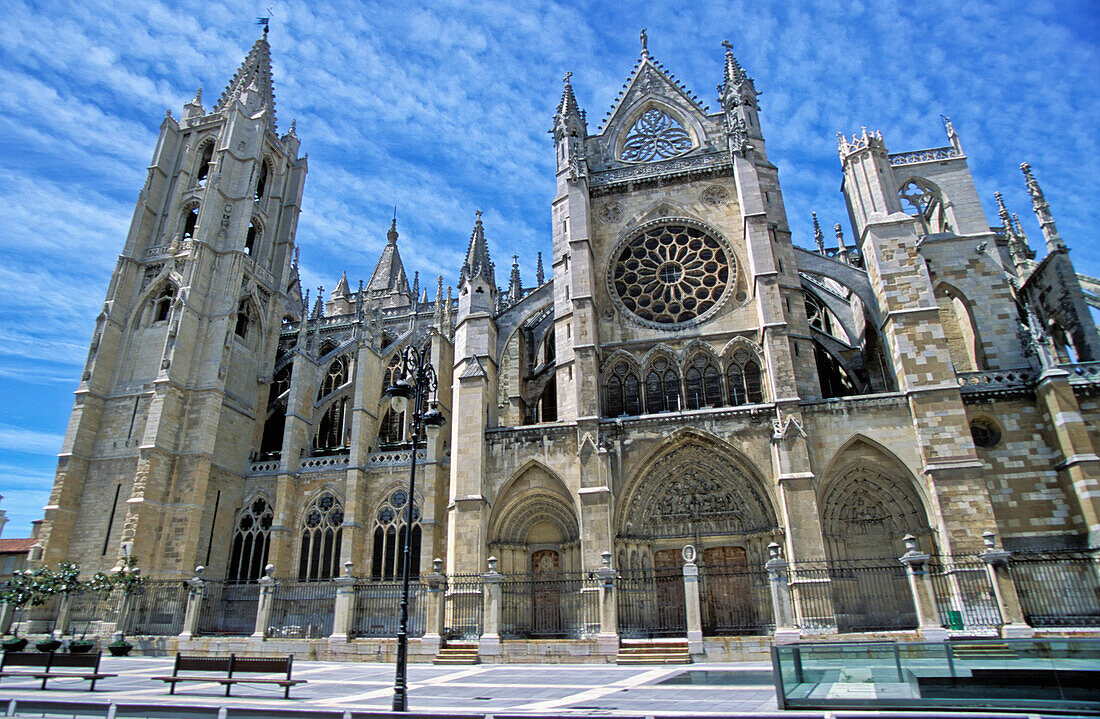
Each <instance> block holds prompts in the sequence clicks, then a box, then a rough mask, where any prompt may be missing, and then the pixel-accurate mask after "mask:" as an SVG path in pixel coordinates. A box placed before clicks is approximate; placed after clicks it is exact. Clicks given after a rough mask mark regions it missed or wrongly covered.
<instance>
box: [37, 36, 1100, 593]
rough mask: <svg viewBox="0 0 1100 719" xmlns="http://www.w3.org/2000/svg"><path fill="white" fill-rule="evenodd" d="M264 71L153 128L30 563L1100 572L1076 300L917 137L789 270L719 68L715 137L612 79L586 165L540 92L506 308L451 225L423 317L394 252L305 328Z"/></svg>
mask: <svg viewBox="0 0 1100 719" xmlns="http://www.w3.org/2000/svg"><path fill="white" fill-rule="evenodd" d="M269 52H270V51H269V46H268V43H267V39H266V36H265V37H264V38H261V39H260V40H258V41H257V42H256V44H255V45H254V47H253V48H252V50H251V52H250V53H249V54H248V56H247V58H246V59H245V61H244V63H243V64H242V65H241V67H240V69H239V70H238V71H237V73H236V75H235V76H234V78H233V79H232V81H231V82H230V83H229V86H228V87H227V88H226V90H225V92H224V93H223V94H222V95H221V97H220V98H219V99H218V100H217V102H216V103H215V104H214V105H213V107H212V108H210V109H207V108H206V107H204V105H203V103H202V98H201V96H199V97H196V98H195V99H194V100H192V101H191V102H189V103H187V104H186V105H185V106H184V109H183V114H182V116H181V117H180V118H179V119H176V118H174V117H172V115H171V113H169V114H168V116H167V117H165V118H164V120H163V122H162V123H161V126H160V136H159V139H158V141H157V144H156V148H155V150H154V154H153V159H152V162H151V164H150V167H149V171H148V177H147V179H146V182H145V185H144V187H142V189H141V192H140V196H139V198H138V202H137V207H136V209H135V211H134V216H133V221H132V223H131V226H130V231H129V234H128V236H127V237H126V240H125V245H124V247H123V249H122V252H121V255H120V257H119V261H118V265H117V268H116V270H115V272H114V275H113V277H112V280H111V284H110V287H109V288H108V291H107V297H106V301H105V303H104V306H103V310H102V312H101V313H100V315H99V317H98V318H97V319H96V325H95V331H94V337H93V340H92V344H91V347H90V349H89V352H88V358H87V362H86V365H85V367H84V371H83V375H82V377H81V378H80V384H79V388H78V390H77V393H76V401H75V406H74V409H73V413H72V417H71V420H70V422H69V425H68V431H67V434H66V438H65V444H64V447H63V450H62V453H61V456H60V461H59V464H58V470H57V475H56V481H55V484H54V488H53V492H52V495H51V497H50V501H49V505H48V507H47V508H46V517H45V519H46V521H45V523H44V525H43V527H42V531H41V543H42V545H43V552H42V556H41V559H42V561H44V562H46V563H48V564H53V563H56V562H58V561H63V560H70V561H76V562H79V564H80V566H81V567H82V569H84V570H85V571H88V572H93V571H96V570H107V569H109V568H110V567H112V566H114V565H115V564H116V562H117V560H118V557H119V556H122V555H126V554H133V555H134V556H136V557H138V558H139V559H140V563H141V566H142V568H143V571H144V572H145V574H146V575H147V576H150V577H157V578H165V579H171V578H187V577H190V576H191V575H192V572H193V569H194V567H195V566H196V565H202V566H204V567H205V568H206V570H205V576H206V577H207V578H211V579H220V578H225V579H228V580H254V579H257V578H259V577H260V576H261V574H262V573H263V568H264V567H265V566H266V565H268V564H270V565H273V566H274V567H275V574H276V575H277V576H286V577H291V576H293V577H298V578H299V579H310V580H312V579H325V578H330V577H333V576H336V575H339V574H343V573H350V574H354V575H355V576H359V577H368V578H377V579H387V578H393V577H394V576H396V575H399V574H400V554H399V552H398V547H399V546H400V544H401V543H402V542H403V541H404V538H405V536H406V534H407V533H410V532H411V534H412V544H413V566H414V570H419V572H420V573H422V574H427V573H428V572H430V571H431V570H432V560H433V558H435V557H439V558H441V559H443V560H444V562H443V571H444V572H445V573H446V574H448V575H452V576H455V575H470V574H476V573H479V572H483V571H485V569H486V566H487V561H488V560H489V558H490V557H496V558H497V559H498V568H499V571H500V572H502V573H504V574H518V573H540V572H541V573H546V572H555V571H559V572H584V571H591V570H595V569H597V568H598V567H600V566H601V564H602V563H603V561H604V555H605V553H610V564H611V566H612V567H613V568H616V569H620V570H623V571H627V570H644V569H648V568H654V569H657V568H662V567H677V568H678V567H679V566H680V565H681V564H682V562H683V559H682V558H681V557H682V554H681V553H682V550H683V548H684V546H685V545H688V544H690V545H692V546H693V547H695V548H696V550H697V551H698V556H699V561H700V562H701V563H703V564H706V563H711V564H723V565H743V566H760V565H762V564H763V562H764V561H765V560H766V559H767V558H768V551H767V547H768V545H770V544H772V543H777V544H779V545H780V546H781V547H782V554H783V556H785V558H786V559H787V560H788V561H790V562H792V563H795V564H796V565H797V563H798V562H802V561H819V560H832V561H839V560H845V561H860V560H872V559H882V558H893V559H891V560H890V561H894V559H896V558H897V557H898V556H900V555H901V554H903V553H904V552H905V551H906V547H905V545H904V543H903V537H905V536H906V535H912V536H913V537H915V538H916V541H917V543H918V545H919V548H920V549H921V550H922V551H924V552H926V553H928V554H931V555H933V556H946V555H956V556H961V555H965V554H967V553H972V552H975V551H976V550H978V549H980V548H981V547H982V537H981V535H982V533H983V532H986V531H992V532H995V533H996V534H997V535H998V537H999V540H998V541H1000V542H1002V543H1003V545H1004V547H1005V548H1006V549H1010V550H1027V549H1043V548H1073V547H1085V546H1095V545H1097V544H1098V543H1100V459H1098V457H1097V453H1096V448H1097V445H1098V443H1100V436H1098V435H1097V429H1096V428H1097V426H1098V421H1097V420H1098V419H1100V406H1098V402H1097V389H1098V388H1100V375H1098V374H1097V368H1098V367H1100V365H1097V364H1092V363H1094V362H1096V361H1098V360H1100V335H1098V334H1097V330H1096V327H1095V326H1094V324H1093V320H1092V316H1091V314H1090V311H1089V308H1088V303H1089V302H1090V301H1093V302H1094V301H1095V298H1096V294H1095V291H1096V286H1095V284H1093V285H1090V284H1089V282H1090V280H1089V279H1088V278H1084V279H1079V278H1078V275H1077V274H1076V273H1075V271H1074V269H1073V265H1072V263H1071V261H1070V256H1069V254H1068V250H1067V247H1066V244H1065V242H1064V241H1063V240H1062V239H1061V238H1060V236H1059V234H1058V231H1057V228H1056V226H1055V223H1054V220H1053V219H1052V215H1051V211H1050V208H1049V206H1048V204H1047V201H1046V199H1045V198H1044V196H1043V194H1042V191H1041V189H1040V187H1039V185H1038V183H1037V181H1036V180H1035V178H1034V176H1033V174H1032V173H1031V170H1030V168H1027V167H1026V166H1024V178H1023V180H1024V181H1025V182H1026V184H1027V188H1028V190H1029V192H1030V195H1031V197H1032V199H1033V202H1034V209H1035V211H1036V213H1037V214H1038V216H1039V220H1040V223H1041V225H1042V231H1043V241H1044V244H1045V248H1046V251H1045V255H1044V256H1043V257H1042V258H1041V259H1036V257H1035V256H1034V252H1032V251H1031V250H1030V249H1029V246H1028V242H1027V238H1026V237H1025V236H1024V234H1023V231H1022V228H1021V227H1020V225H1019V222H1018V221H1016V220H1015V219H1014V218H1013V217H1012V216H1011V215H1010V213H1009V212H1008V210H1007V209H1006V208H1005V207H1004V205H1003V204H1000V198H999V197H998V202H999V207H1000V212H999V215H998V217H997V218H996V219H995V220H994V221H991V220H990V218H988V217H986V215H985V214H984V212H983V209H982V205H981V203H980V201H979V198H978V192H977V189H976V187H975V184H974V181H973V179H972V177H971V174H970V171H969V169H968V165H967V157H966V155H965V154H964V151H963V145H962V142H961V141H960V139H959V137H958V135H957V134H956V133H955V131H954V129H953V127H952V125H951V124H950V121H945V127H946V131H947V144H946V145H945V146H943V147H939V148H933V149H925V150H919V151H915V152H905V153H900V154H894V153H890V152H889V151H888V150H887V147H886V143H885V140H884V138H883V137H882V136H881V135H880V134H878V133H874V132H870V131H867V130H864V131H863V132H862V133H861V134H859V135H856V136H853V137H847V136H843V135H841V136H839V143H838V146H839V156H840V169H841V171H842V175H843V192H844V194H845V197H846V199H847V205H848V209H849V212H850V220H851V226H850V230H849V234H850V236H851V238H852V239H850V240H849V239H845V237H844V231H843V229H842V227H841V226H840V225H836V227H835V228H833V229H832V230H830V231H829V232H828V234H829V235H830V239H829V240H828V241H826V239H825V234H826V232H825V231H823V230H822V229H821V228H820V227H819V226H817V220H816V217H815V218H814V231H815V239H816V244H817V247H816V249H813V250H808V249H803V248H800V247H796V246H795V245H794V244H792V241H791V231H790V227H789V225H788V218H787V216H786V212H785V209H784V202H783V190H782V187H781V184H780V181H779V175H778V169H777V168H776V166H775V165H773V164H772V163H771V162H769V160H768V155H767V150H766V143H765V137H764V129H763V127H762V123H761V116H760V111H759V106H758V103H757V95H758V93H757V90H756V88H755V86H754V82H753V80H752V79H751V78H750V77H749V75H748V74H747V73H746V71H745V70H744V69H743V68H742V67H741V66H740V65H739V63H738V61H737V60H736V59H735V58H734V56H733V54H732V53H731V52H730V51H729V48H728V46H727V51H726V54H725V58H724V64H723V65H718V64H717V63H716V67H715V74H716V76H719V73H721V75H720V76H721V78H722V83H721V85H720V86H719V105H720V107H719V110H718V111H717V112H710V111H709V110H708V109H707V108H705V107H704V106H703V104H701V102H700V101H699V100H698V98H696V97H695V96H694V95H693V94H692V93H691V92H690V91H689V90H688V89H687V88H685V87H684V86H683V85H682V84H680V83H678V82H677V81H675V80H674V79H673V78H672V76H671V74H670V73H669V72H668V71H667V70H666V69H665V68H664V67H663V66H662V65H661V64H660V63H659V62H657V60H656V59H654V57H653V56H652V55H650V54H649V51H648V49H646V48H645V46H644V43H643V49H642V52H641V55H640V57H639V58H638V60H637V62H636V64H635V66H634V68H633V70H632V72H631V73H630V76H629V79H628V81H627V83H626V85H625V88H624V90H623V91H622V93H621V94H620V96H619V97H618V98H617V99H615V101H614V104H613V107H612V109H611V112H610V113H609V116H608V118H607V120H606V121H605V122H604V123H603V124H602V125H601V126H600V127H599V128H596V129H595V130H593V129H592V128H591V127H589V125H588V122H587V120H586V115H585V112H584V111H583V110H581V109H580V108H579V107H578V104H577V101H576V99H575V97H574V94H573V90H572V88H571V86H570V84H569V79H568V77H567V78H566V82H565V87H564V91H563V94H562V97H561V100H560V102H559V104H558V106H557V110H556V112H555V113H554V115H553V119H552V136H553V143H552V146H550V145H549V144H548V146H547V152H553V153H554V154H555V157H556V168H557V169H556V183H557V184H556V188H557V189H556V196H555V198H554V200H553V202H552V204H551V207H550V208H549V211H550V214H551V220H552V228H553V232H552V236H551V237H548V238H546V245H545V247H544V248H543V252H542V254H540V261H539V266H538V270H537V273H536V277H535V281H534V282H533V283H530V282H525V281H524V280H523V278H522V277H521V275H520V271H519V268H518V266H517V265H515V264H513V265H512V267H511V273H510V275H509V276H507V277H505V276H504V273H503V272H501V271H500V268H498V267H497V266H496V265H495V264H494V262H493V260H492V259H491V257H490V253H489V249H488V242H487V240H486V236H487V235H489V236H491V233H492V228H491V227H486V226H485V225H483V223H482V221H481V219H480V213H478V216H477V218H476V220H475V221H474V223H473V229H472V233H471V237H470V240H469V245H468V251H467V254H466V258H465V262H464V264H463V265H462V267H461V268H455V269H456V271H457V273H458V281H457V285H455V286H454V289H453V290H452V289H451V288H449V287H448V288H446V289H445V282H444V279H443V278H442V277H440V278H438V279H437V280H428V281H425V282H421V280H420V278H419V277H418V276H416V277H413V278H412V280H411V281H410V278H409V276H408V275H407V273H406V271H405V269H404V267H403V264H402V261H401V256H400V253H399V249H398V248H399V232H398V228H397V227H396V221H395V222H394V225H393V226H391V227H390V229H389V232H388V242H387V244H386V246H385V248H384V250H383V252H382V255H381V257H380V258H379V260H378V262H377V265H376V266H375V267H374V268H373V271H372V272H370V273H369V276H367V273H366V272H364V273H363V280H362V281H360V282H358V286H357V287H353V286H352V285H351V284H349V282H348V278H347V276H346V275H345V276H341V277H340V278H339V281H338V283H337V284H336V286H335V289H334V290H332V291H331V292H330V293H323V292H321V291H318V292H317V294H315V295H314V296H313V299H312V301H311V299H310V292H309V291H308V290H305V289H304V288H302V287H301V286H300V283H299V277H298V271H297V270H298V247H299V242H298V238H297V236H296V230H297V219H298V213H299V208H300V206H301V202H302V198H303V193H304V192H306V189H305V184H306V183H305V179H306V173H307V162H306V160H305V159H304V158H303V157H300V156H299V147H300V140H299V138H298V136H297V133H296V130H295V128H294V126H293V125H291V127H290V129H289V131H286V132H283V134H279V133H278V132H277V130H276V123H275V112H274V100H273V91H272V82H271V64H270V63H271V60H270V54H269ZM834 235H835V239H833V236H834ZM301 244H302V245H304V246H305V247H304V250H305V251H306V252H308V245H309V240H308V238H303V242H302V243H301ZM496 244H497V246H500V245H502V244H505V243H502V242H497V243H496ZM544 257H545V260H543V258H544ZM544 261H545V268H544V265H543V262H544ZM368 269H369V268H368ZM410 345H412V346H414V347H416V348H417V349H418V350H420V351H422V352H424V353H425V354H426V355H427V356H428V357H430V359H431V361H432V363H433V364H434V366H435V368H436V369H437V371H438V375H439V387H438V390H437V393H436V397H435V399H436V400H437V401H438V403H439V407H440V409H441V410H442V412H443V413H444V415H445V416H446V418H447V424H446V426H445V431H444V432H442V433H441V434H440V436H439V437H438V438H431V439H427V440H426V441H422V442H421V443H420V444H419V445H417V446H415V447H414V446H412V445H411V443H410V441H409V438H408V436H409V429H408V422H407V417H406V416H405V415H404V414H403V413H397V412H395V411H394V409H392V408H391V407H390V405H389V400H388V399H387V396H386V394H385V392H384V390H385V388H386V387H387V386H389V385H390V384H392V382H393V381H394V380H395V379H396V378H397V377H398V374H399V372H400V369H399V368H400V363H399V358H400V354H401V351H402V350H403V349H404V348H405V347H407V346H410ZM413 453H415V456H416V462H417V477H416V489H415V491H414V493H413V495H412V496H410V495H409V493H408V491H407V489H408V475H409V463H410V460H411V458H412V455H413ZM408 502H413V504H414V511H413V514H412V516H413V523H412V525H411V526H409V525H407V522H406V512H405V510H406V508H407V503H408ZM349 562H350V563H351V564H350V566H347V563H349Z"/></svg>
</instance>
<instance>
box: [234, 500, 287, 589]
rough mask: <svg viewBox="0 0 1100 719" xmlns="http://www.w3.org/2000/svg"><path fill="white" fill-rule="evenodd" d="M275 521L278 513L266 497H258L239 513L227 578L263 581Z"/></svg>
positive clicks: (235, 525)
mask: <svg viewBox="0 0 1100 719" xmlns="http://www.w3.org/2000/svg"><path fill="white" fill-rule="evenodd" d="M274 518H275V512H274V511H273V510H272V508H271V505H270V504H268V503H267V500H266V499H264V498H263V497H256V498H255V499H253V500H252V501H251V502H249V503H248V504H247V505H245V507H244V508H243V509H241V511H240V512H238V513H237V521H236V524H234V528H233V548H232V550H231V551H230V554H229V571H228V572H227V573H226V575H225V577H226V579H228V580H230V581H254V580H257V579H259V578H260V576H261V575H262V574H263V570H264V566H265V565H266V564H267V551H268V546H269V544H270V535H271V523H272V520H274Z"/></svg>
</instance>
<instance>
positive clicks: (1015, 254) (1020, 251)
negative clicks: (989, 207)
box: [993, 191, 1029, 270]
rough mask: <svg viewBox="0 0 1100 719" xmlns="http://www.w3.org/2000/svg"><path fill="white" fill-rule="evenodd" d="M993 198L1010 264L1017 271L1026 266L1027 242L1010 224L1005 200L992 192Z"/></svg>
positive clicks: (999, 194) (1010, 219)
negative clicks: (1014, 266) (995, 202)
mask: <svg viewBox="0 0 1100 719" xmlns="http://www.w3.org/2000/svg"><path fill="white" fill-rule="evenodd" d="M993 196H994V197H996V198H997V216H998V217H999V218H1001V224H1002V225H1004V228H1005V237H1006V238H1007V239H1008V252H1009V254H1010V255H1012V263H1013V264H1014V265H1016V268H1017V269H1018V270H1019V269H1021V268H1022V267H1024V266H1025V265H1026V264H1027V261H1028V259H1029V257H1028V247H1027V240H1025V239H1023V238H1021V237H1020V236H1019V235H1018V234H1016V228H1015V226H1013V224H1012V218H1011V217H1010V216H1009V214H1008V208H1007V207H1005V200H1004V197H1002V196H1001V193H1000V192H999V191H998V192H994V193H993Z"/></svg>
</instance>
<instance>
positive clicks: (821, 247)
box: [813, 212, 825, 255]
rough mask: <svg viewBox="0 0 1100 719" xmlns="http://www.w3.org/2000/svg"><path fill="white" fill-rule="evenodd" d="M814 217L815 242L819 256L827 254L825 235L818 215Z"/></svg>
mask: <svg viewBox="0 0 1100 719" xmlns="http://www.w3.org/2000/svg"><path fill="white" fill-rule="evenodd" d="M813 216H814V242H816V243H817V252H818V254H819V255H824V254H825V234H824V233H823V232H822V231H821V224H820V223H819V222H818V221H817V213H816V212H815V213H813Z"/></svg>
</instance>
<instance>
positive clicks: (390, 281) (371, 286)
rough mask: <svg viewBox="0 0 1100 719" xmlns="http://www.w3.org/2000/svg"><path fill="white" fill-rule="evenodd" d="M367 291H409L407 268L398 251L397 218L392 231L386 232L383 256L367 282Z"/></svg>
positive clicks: (392, 224)
mask: <svg viewBox="0 0 1100 719" xmlns="http://www.w3.org/2000/svg"><path fill="white" fill-rule="evenodd" d="M367 289H368V290H370V291H371V292H372V293H377V292H389V293H392V292H405V293H408V291H409V280H408V277H407V276H406V275H405V266H404V265H403V264H402V263H401V254H400V253H399V252H398V251H397V218H396V217H395V218H394V219H393V221H392V222H391V223H390V229H389V231H388V232H386V246H385V247H383V248H382V255H381V257H379V258H378V264H376V265H375V266H374V272H372V273H371V276H370V280H368V281H367Z"/></svg>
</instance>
